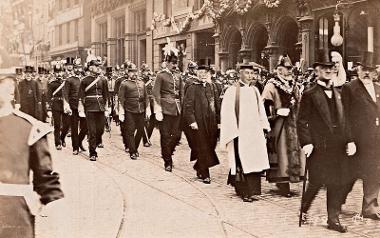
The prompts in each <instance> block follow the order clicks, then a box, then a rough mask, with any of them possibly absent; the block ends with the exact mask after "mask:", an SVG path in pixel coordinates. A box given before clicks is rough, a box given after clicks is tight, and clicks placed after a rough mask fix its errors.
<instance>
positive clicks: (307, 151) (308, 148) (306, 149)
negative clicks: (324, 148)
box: [302, 144, 314, 158]
mask: <svg viewBox="0 0 380 238" xmlns="http://www.w3.org/2000/svg"><path fill="white" fill-rule="evenodd" d="M302 149H303V151H304V152H305V155H306V158H309V157H310V155H311V153H313V150H314V146H313V145H312V144H308V145H305V146H304V147H302Z"/></svg>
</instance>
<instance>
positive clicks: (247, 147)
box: [220, 64, 270, 202]
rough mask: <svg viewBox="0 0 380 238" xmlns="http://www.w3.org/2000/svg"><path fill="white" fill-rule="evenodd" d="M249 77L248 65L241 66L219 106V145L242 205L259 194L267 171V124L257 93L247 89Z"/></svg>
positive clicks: (250, 67)
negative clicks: (237, 77) (236, 79)
mask: <svg viewBox="0 0 380 238" xmlns="http://www.w3.org/2000/svg"><path fill="white" fill-rule="evenodd" d="M253 76H254V68H253V66H252V65H249V64H247V65H241V66H240V79H239V82H237V83H236V84H235V85H233V86H231V87H230V88H228V89H227V91H226V92H225V94H224V97H223V101H222V106H221V135H220V145H221V146H222V147H223V148H224V149H227V151H228V159H229V166H230V175H229V178H228V183H229V184H231V185H232V186H234V187H235V191H236V193H237V195H239V196H240V197H241V198H242V199H243V201H245V202H252V201H254V200H255V197H254V196H255V195H259V194H260V193H261V180H260V177H261V176H260V175H261V173H262V172H263V171H264V170H267V169H269V159H268V154H267V148H266V139H265V132H264V131H267V132H268V131H270V125H269V122H268V119H267V117H266V114H265V108H264V104H263V101H262V99H261V97H260V93H259V90H258V89H257V88H256V87H255V86H250V83H251V82H252V80H253Z"/></svg>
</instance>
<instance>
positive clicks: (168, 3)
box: [164, 0, 172, 17]
mask: <svg viewBox="0 0 380 238" xmlns="http://www.w3.org/2000/svg"><path fill="white" fill-rule="evenodd" d="M164 14H165V16H166V17H171V16H172V0H164Z"/></svg>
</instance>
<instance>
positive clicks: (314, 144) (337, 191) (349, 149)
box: [297, 62, 356, 233]
mask: <svg viewBox="0 0 380 238" xmlns="http://www.w3.org/2000/svg"><path fill="white" fill-rule="evenodd" d="M333 67H334V64H333V63H331V62H318V63H315V64H314V68H316V70H317V71H318V78H317V82H316V84H315V85H314V86H312V87H311V88H309V89H307V90H306V91H305V92H304V94H303V96H302V99H301V104H300V108H299V114H298V119H297V130H298V136H299V140H300V143H301V146H302V148H303V151H304V152H305V154H306V157H307V168H308V172H309V184H308V187H307V190H306V192H305V195H304V196H303V201H302V207H301V211H302V216H303V217H302V219H303V221H307V216H306V214H307V212H308V210H309V208H310V206H311V204H312V201H313V200H314V198H315V196H316V194H317V193H318V191H319V190H320V188H321V187H323V186H326V187H327V213H328V221H327V223H328V229H331V230H335V231H338V232H342V233H344V232H347V228H346V227H345V226H343V225H341V223H340V220H339V214H340V212H341V206H342V204H343V203H344V201H345V187H347V186H348V184H350V182H351V181H352V179H351V175H352V173H351V172H350V160H351V158H349V157H348V156H352V155H354V154H355V152H356V146H355V143H353V139H352V136H351V132H350V130H349V123H347V120H346V118H345V110H346V109H347V108H345V107H344V106H343V103H342V97H341V95H340V92H339V90H338V89H337V88H335V87H333V77H334V76H333V74H334V70H333Z"/></svg>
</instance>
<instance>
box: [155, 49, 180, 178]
mask: <svg viewBox="0 0 380 238" xmlns="http://www.w3.org/2000/svg"><path fill="white" fill-rule="evenodd" d="M163 50H164V54H165V62H164V63H165V65H166V66H165V68H163V69H162V70H161V71H160V72H159V73H158V74H157V77H156V81H155V83H154V87H153V96H154V99H155V107H156V108H155V113H156V119H157V121H160V122H161V125H160V134H161V155H162V158H163V160H164V167H165V171H168V172H171V171H172V168H173V160H172V155H173V152H174V149H175V147H176V145H177V143H178V141H179V140H180V136H181V129H180V120H181V110H182V109H181V107H182V97H183V83H182V79H181V77H180V75H179V74H178V70H177V67H178V50H177V49H176V48H175V47H173V46H171V45H170V42H169V43H168V44H167V45H166V46H165V48H164V49H163Z"/></svg>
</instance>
